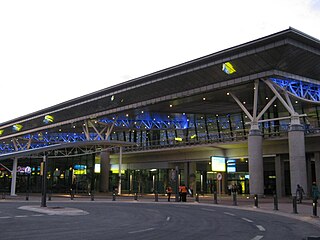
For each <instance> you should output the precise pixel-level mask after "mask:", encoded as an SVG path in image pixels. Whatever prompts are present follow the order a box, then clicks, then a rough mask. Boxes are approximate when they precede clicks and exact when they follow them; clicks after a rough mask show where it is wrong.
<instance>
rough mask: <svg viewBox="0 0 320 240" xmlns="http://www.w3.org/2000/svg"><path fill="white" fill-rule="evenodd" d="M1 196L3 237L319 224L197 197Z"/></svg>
mask: <svg viewBox="0 0 320 240" xmlns="http://www.w3.org/2000/svg"><path fill="white" fill-rule="evenodd" d="M47 203H48V205H47V207H46V208H40V207H39V202H38V201H6V200H3V201H0V238H1V239H8V240H10V239H35V240H36V239H48V240H50V239H55V240H56V239H70V240H72V239H97V240H99V239H124V240H126V239H131V240H132V239H177V240H178V239H201V240H202V239H203V240H206V239H219V240H220V239H221V240H224V239H243V240H246V239H248V240H259V239H272V240H277V239H281V240H284V239H292V240H294V239H297V240H298V239H299V240H301V239H306V238H307V237H308V236H320V227H319V226H317V225H314V224H310V223H309V222H307V221H301V220H299V219H296V218H290V217H287V216H281V215H279V214H272V213H271V214H270V213H267V212H261V209H256V210H255V209H253V208H251V210H249V209H242V208H237V207H233V206H222V205H213V204H207V203H197V202H187V203H181V202H170V203H168V202H166V201H159V202H153V201H150V199H149V201H147V200H145V201H142V200H141V201H133V200H131V199H127V200H126V201H112V200H110V199H108V200H102V199H100V200H98V199H97V200H96V201H90V200H89V201H88V200H87V199H79V200H77V199H75V200H74V201H70V200H69V199H62V200H60V201H50V202H47Z"/></svg>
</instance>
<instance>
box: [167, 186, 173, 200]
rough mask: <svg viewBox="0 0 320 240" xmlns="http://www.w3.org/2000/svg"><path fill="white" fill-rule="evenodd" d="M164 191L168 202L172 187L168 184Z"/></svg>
mask: <svg viewBox="0 0 320 240" xmlns="http://www.w3.org/2000/svg"><path fill="white" fill-rule="evenodd" d="M166 193H167V196H168V202H170V198H171V194H172V187H171V186H168V187H167V188H166Z"/></svg>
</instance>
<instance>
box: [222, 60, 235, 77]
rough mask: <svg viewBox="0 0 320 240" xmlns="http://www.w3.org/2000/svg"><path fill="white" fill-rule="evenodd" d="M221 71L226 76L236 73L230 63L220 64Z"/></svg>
mask: <svg viewBox="0 0 320 240" xmlns="http://www.w3.org/2000/svg"><path fill="white" fill-rule="evenodd" d="M222 71H224V72H225V73H226V74H229V75H230V74H233V73H235V72H236V70H235V68H234V67H233V65H232V64H231V63H230V62H226V63H224V64H222Z"/></svg>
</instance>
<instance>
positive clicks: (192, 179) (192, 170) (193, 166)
mask: <svg viewBox="0 0 320 240" xmlns="http://www.w3.org/2000/svg"><path fill="white" fill-rule="evenodd" d="M189 188H190V189H191V190H192V191H193V193H196V192H197V163H196V162H189Z"/></svg>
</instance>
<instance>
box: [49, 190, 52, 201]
mask: <svg viewBox="0 0 320 240" xmlns="http://www.w3.org/2000/svg"><path fill="white" fill-rule="evenodd" d="M51 195H52V193H51V192H50V193H49V194H48V201H51Z"/></svg>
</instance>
